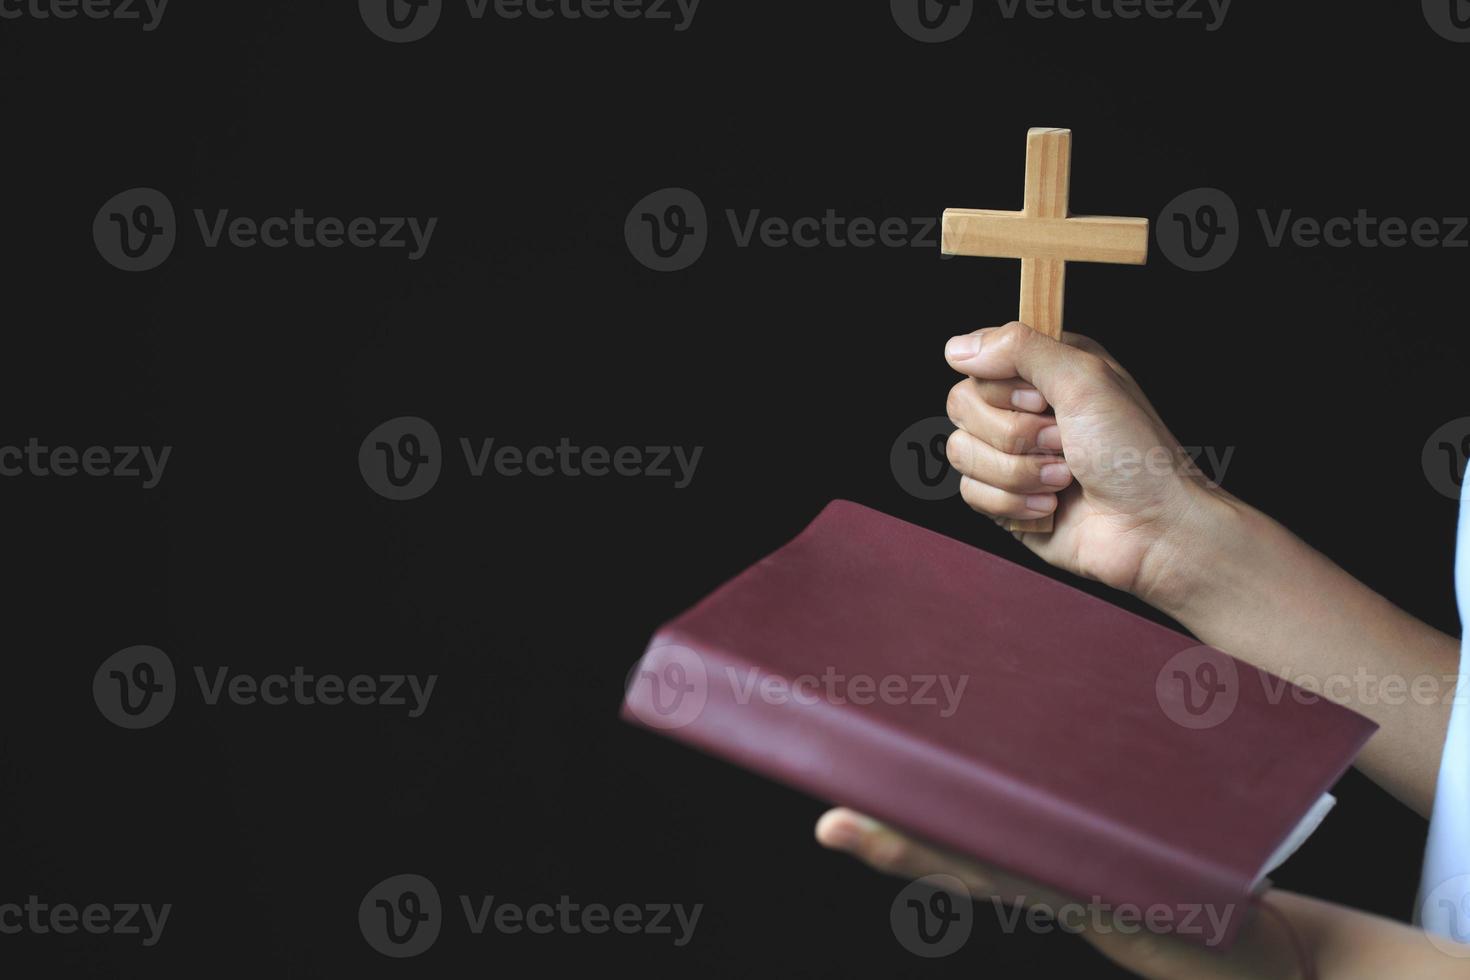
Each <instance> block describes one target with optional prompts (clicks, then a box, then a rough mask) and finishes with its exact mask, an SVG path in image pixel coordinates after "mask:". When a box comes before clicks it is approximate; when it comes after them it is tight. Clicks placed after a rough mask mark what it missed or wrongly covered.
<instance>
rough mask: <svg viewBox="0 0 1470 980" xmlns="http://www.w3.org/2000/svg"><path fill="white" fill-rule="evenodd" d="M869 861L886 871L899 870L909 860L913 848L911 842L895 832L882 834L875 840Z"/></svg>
mask: <svg viewBox="0 0 1470 980" xmlns="http://www.w3.org/2000/svg"><path fill="white" fill-rule="evenodd" d="M871 848H872V849H871V850H870V851H869V857H868V859H869V861H870V862H871V863H872V864H873V865H874V866H875V867H878V868H881V869H883V870H884V871H897V870H899V869H901V868H902V867H903V866H904V865H905V864H906V863H907V862H908V860H909V856H910V854H911V853H912V850H913V849H912V848H911V847H910V846H909V842H908V841H906V840H904V839H903V838H902V837H897V836H895V835H893V834H881V835H879V836H878V838H877V839H876V840H875V841H873V843H872V845H871Z"/></svg>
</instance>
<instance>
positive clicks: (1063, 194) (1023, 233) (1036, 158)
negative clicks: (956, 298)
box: [940, 129, 1148, 531]
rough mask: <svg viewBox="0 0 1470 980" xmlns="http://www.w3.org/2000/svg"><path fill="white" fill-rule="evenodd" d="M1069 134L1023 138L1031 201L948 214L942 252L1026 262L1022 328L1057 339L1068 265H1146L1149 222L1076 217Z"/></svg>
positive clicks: (1037, 525) (1019, 525)
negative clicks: (1015, 208)
mask: <svg viewBox="0 0 1470 980" xmlns="http://www.w3.org/2000/svg"><path fill="white" fill-rule="evenodd" d="M1071 182H1072V131H1071V130H1070V129H1032V130H1030V131H1029V132H1027V133H1026V197H1025V202H1024V205H1023V207H1022V208H1021V210H1019V211H981V210H975V209H971V208H948V209H946V210H945V212H944V234H943V240H942V242H941V245H940V248H941V249H942V250H943V252H944V253H945V254H946V255H977V256H983V257H989V258H1008V259H1020V260H1021V313H1020V317H1019V319H1020V321H1021V322H1022V323H1024V324H1026V325H1027V326H1029V327H1031V329H1033V330H1036V331H1038V332H1040V333H1044V334H1046V335H1047V336H1048V337H1056V338H1059V337H1061V335H1062V301H1063V299H1064V297H1065V294H1066V277H1067V263H1068V262H1118V263H1124V264H1127V265H1143V264H1144V262H1145V261H1147V260H1148V219H1147V218H1101V217H1075V218H1074V217H1072V216H1071V214H1070V213H1069V212H1068V210H1067V203H1068V202H1067V196H1068V191H1069V188H1070V185H1071ZM1006 526H1007V527H1008V528H1009V529H1010V530H1012V531H1050V530H1051V529H1052V519H1051V517H1044V518H1042V519H1040V520H1035V521H1009V522H1007V525H1006Z"/></svg>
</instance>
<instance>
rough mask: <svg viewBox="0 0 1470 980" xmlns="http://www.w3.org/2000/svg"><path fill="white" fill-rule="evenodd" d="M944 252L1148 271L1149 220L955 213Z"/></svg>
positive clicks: (948, 219) (948, 218)
mask: <svg viewBox="0 0 1470 980" xmlns="http://www.w3.org/2000/svg"><path fill="white" fill-rule="evenodd" d="M941 247H942V250H943V251H944V253H945V254H946V255H975V256H986V257H989V258H1009V259H1063V260H1065V261H1068V262H1113V263H1120V264H1124V265H1143V264H1144V262H1145V261H1146V260H1147V258H1148V219H1147V218H1109V217H1095V216H1080V217H1075V218H1042V217H1035V216H1032V215H1028V214H1026V213H1025V212H1024V211H985V210H977V209H974V208H949V209H947V210H946V211H945V212H944V235H943V240H942V245H941Z"/></svg>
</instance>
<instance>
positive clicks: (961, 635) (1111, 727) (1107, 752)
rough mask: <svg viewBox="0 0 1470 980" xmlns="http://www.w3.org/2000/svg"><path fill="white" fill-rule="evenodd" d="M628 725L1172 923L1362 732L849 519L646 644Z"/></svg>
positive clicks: (1026, 576) (1212, 663)
mask: <svg viewBox="0 0 1470 980" xmlns="http://www.w3.org/2000/svg"><path fill="white" fill-rule="evenodd" d="M623 717H624V718H626V719H627V720H629V721H631V722H634V723H635V724H639V725H642V726H644V727H646V728H649V729H652V730H655V731H658V732H661V733H663V734H665V735H668V736H670V737H672V738H675V739H678V740H680V741H683V742H686V743H688V744H689V745H692V746H694V747H696V748H699V749H701V750H704V751H706V752H708V753H710V754H713V755H716V756H719V757H722V758H724V759H728V760H729V761H731V762H734V763H736V764H738V765H740V766H743V767H745V768H747V769H750V770H753V771H755V772H758V773H761V774H763V775H766V776H768V777H770V778H773V779H775V780H778V781H780V782H782V783H786V784H788V785H790V786H793V787H795V788H797V789H800V790H803V791H805V792H807V793H810V794H812V795H814V796H816V797H818V798H821V799H823V800H827V801H829V802H832V803H836V804H840V805H843V806H849V807H852V808H854V809H856V810H859V811H862V812H864V813H868V814H870V815H872V816H873V817H875V818H877V819H879V820H882V821H884V822H886V823H889V824H891V825H893V826H895V827H900V828H903V829H905V830H906V831H908V832H911V833H913V834H915V835H917V836H919V837H922V838H925V839H928V840H930V841H932V842H934V843H936V844H939V845H941V846H944V847H947V848H949V849H952V850H955V851H958V852H961V853H964V854H967V855H970V856H972V857H974V858H976V859H978V860H980V861H983V862H986V863H989V864H992V865H995V866H997V867H999V868H1002V869H1004V870H1007V871H1009V872H1011V873H1012V874H1015V875H1020V876H1022V877H1025V878H1029V879H1031V880H1034V881H1036V882H1037V883H1039V884H1042V885H1047V886H1050V887H1052V888H1054V889H1056V890H1058V891H1061V892H1064V893H1066V894H1069V895H1071V896H1074V897H1076V898H1078V899H1079V900H1080V901H1088V902H1100V903H1102V904H1103V905H1104V906H1105V907H1112V908H1117V907H1119V906H1131V907H1134V908H1138V909H1149V908H1158V907H1163V908H1166V909H1170V910H1181V912H1180V917H1179V918H1175V919H1173V920H1171V921H1172V922H1175V923H1177V922H1182V921H1183V919H1182V916H1183V915H1185V914H1187V912H1185V911H1184V910H1188V909H1191V908H1195V909H1199V908H1207V909H1213V910H1233V909H1235V908H1237V907H1239V906H1240V905H1241V903H1246V902H1249V901H1250V899H1251V897H1252V896H1253V895H1254V894H1255V893H1256V892H1257V891H1258V890H1259V889H1260V887H1261V885H1262V882H1263V880H1264V877H1265V874H1266V873H1267V872H1268V871H1269V870H1270V869H1271V868H1272V867H1274V866H1275V864H1277V863H1279V861H1280V860H1281V859H1282V855H1283V853H1284V852H1287V851H1288V850H1289V849H1290V848H1291V847H1294V846H1295V844H1297V843H1300V838H1301V837H1303V836H1304V835H1305V834H1306V833H1310V830H1311V829H1312V827H1314V826H1315V822H1316V821H1320V819H1321V817H1322V815H1323V813H1324V812H1325V809H1326V806H1327V805H1330V798H1324V794H1325V793H1326V791H1327V789H1328V788H1329V787H1330V786H1331V785H1332V783H1333V782H1334V781H1336V780H1337V778H1338V777H1339V776H1341V774H1342V773H1343V771H1344V770H1345V769H1346V768H1347V766H1348V765H1349V764H1350V763H1351V761H1352V759H1353V757H1354V756H1355V755H1356V754H1357V752H1358V750H1359V749H1360V748H1362V746H1363V744H1364V743H1365V742H1366V741H1367V740H1368V738H1369V737H1370V736H1371V735H1372V734H1373V732H1374V730H1375V728H1376V726H1375V725H1374V724H1373V723H1372V722H1371V721H1369V720H1367V719H1366V718H1363V717H1361V716H1360V715H1358V714H1356V713H1354V712H1352V711H1349V710H1347V709H1345V708H1342V707H1340V706H1338V705H1335V704H1332V703H1329V702H1327V701H1323V700H1318V699H1314V698H1312V697H1311V696H1309V695H1307V694H1306V692H1303V691H1300V690H1298V689H1296V688H1294V687H1292V685H1290V684H1287V683H1286V682H1284V681H1282V680H1279V679H1277V678H1274V677H1271V676H1270V675H1267V674H1264V673H1262V672H1261V671H1258V670H1256V669H1255V668H1254V667H1251V666H1250V665H1248V664H1245V663H1243V662H1240V661H1237V660H1234V659H1233V658H1231V657H1229V656H1227V655H1225V654H1223V653H1221V652H1220V651H1218V650H1214V649H1211V648H1209V647H1203V646H1200V645H1199V644H1198V643H1197V642H1196V641H1195V640H1194V639H1192V638H1190V637H1188V636H1186V635H1184V634H1182V633H1178V632H1176V631H1174V630H1170V629H1167V628H1165V627H1163V626H1159V625H1157V624H1155V623H1152V622H1149V621H1148V620H1146V619H1143V618H1141V617H1139V616H1135V615H1133V614H1132V613H1129V612H1126V611H1124V610H1122V609H1119V608H1117V607H1115V606H1113V605H1111V604H1109V603H1107V602H1104V601H1103V600H1101V599H1097V598H1094V597H1092V596H1090V595H1087V594H1086V593H1084V592H1081V591H1079V590H1077V589H1074V588H1071V587H1069V586H1067V585H1063V584H1062V583H1060V582H1056V581H1054V580H1052V579H1050V578H1047V577H1046V576H1044V575H1038V574H1036V573H1035V572H1032V571H1030V570H1028V569H1025V568H1022V567H1020V566H1018V565H1015V564H1013V563H1011V562H1008V561H1006V560H1004V559H1001V558H997V557H996V556H994V555H991V554H988V553H986V552H984V551H981V550H979V549H977V548H974V547H971V546H969V545H966V544H962V543H960V542H958V541H954V540H951V539H949V538H946V537H943V536H942V535H939V534H935V533H933V532H931V531H926V530H924V529H922V528H919V527H916V526H914V525H912V524H909V523H907V522H905V521H901V520H898V519H896V518H893V517H889V516H887V515H885V514H881V513H879V512H877V511H874V510H870V509H868V508H866V507H862V506H859V505H857V504H853V503H849V502H847V501H834V502H833V503H832V504H830V505H828V506H827V507H826V509H824V510H823V511H822V513H821V514H820V515H819V516H818V517H817V519H816V520H815V521H813V522H812V523H811V525H810V526H808V527H807V528H806V530H804V531H803V532H802V533H801V534H800V535H798V536H797V537H796V539H795V540H793V541H792V542H790V543H789V544H787V545H786V546H785V547H783V548H781V549H780V550H778V551H776V552H775V553H774V554H772V555H770V556H769V557H767V558H765V559H763V560H762V561H760V562H758V563H757V564H755V565H754V566H752V567H751V568H748V569H746V570H745V571H744V572H742V573H740V574H739V575H737V576H736V577H735V578H734V579H732V580H731V581H729V582H727V583H725V584H724V585H723V586H721V587H720V588H719V589H717V590H716V591H715V592H714V593H713V594H711V595H709V596H708V597H706V598H705V599H703V600H702V601H701V602H699V603H698V604H697V605H696V606H694V607H693V608H692V609H690V610H688V611H687V612H685V613H683V614H682V615H680V616H679V617H678V618H676V619H674V620H673V621H672V622H670V623H668V624H666V625H665V626H664V627H663V628H661V629H660V630H659V631H658V632H657V633H656V634H655V636H654V638H653V641H652V642H651V643H650V645H649V648H648V650H647V652H646V653H645V654H644V656H643V659H642V660H641V661H640V663H639V666H638V668H637V669H636V670H635V671H634V672H633V674H632V675H631V677H630V683H629V686H628V691H627V696H626V698H625V700H624V704H623ZM803 832H804V831H803ZM1244 918H1245V916H1243V915H1230V917H1229V920H1228V928H1227V929H1226V931H1225V933H1224V935H1223V936H1221V935H1215V936H1214V937H1212V938H1211V943H1210V944H1213V945H1218V946H1221V947H1225V946H1228V945H1229V944H1230V943H1231V942H1232V941H1233V939H1234V936H1235V932H1236V930H1237V929H1238V927H1239V925H1240V923H1241V921H1242V920H1243V919H1244ZM1165 928H1168V926H1165ZM1174 931H1176V932H1178V933H1179V934H1180V935H1181V936H1184V937H1185V938H1193V939H1196V940H1197V941H1201V942H1204V941H1205V938H1206V937H1205V934H1204V932H1203V931H1201V932H1199V933H1195V934H1191V933H1190V932H1189V931H1188V930H1186V929H1184V928H1177V929H1175V930H1174Z"/></svg>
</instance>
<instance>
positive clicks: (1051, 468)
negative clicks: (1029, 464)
mask: <svg viewBox="0 0 1470 980" xmlns="http://www.w3.org/2000/svg"><path fill="white" fill-rule="evenodd" d="M1041 482H1042V483H1045V484H1046V485H1047V486H1049V487H1064V486H1066V485H1067V484H1068V483H1071V482H1072V471H1071V470H1070V469H1068V468H1067V464H1066V463H1047V464H1046V465H1045V466H1043V467H1042V468H1041Z"/></svg>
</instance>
